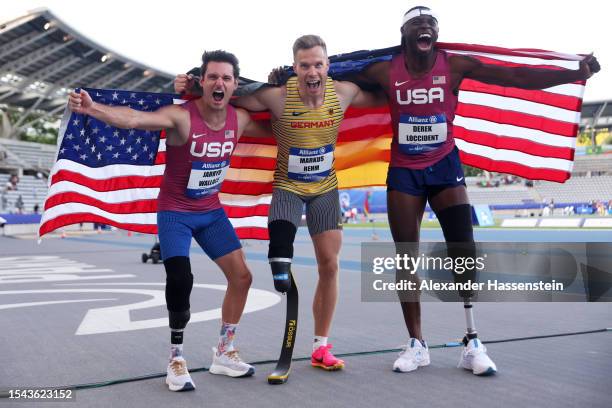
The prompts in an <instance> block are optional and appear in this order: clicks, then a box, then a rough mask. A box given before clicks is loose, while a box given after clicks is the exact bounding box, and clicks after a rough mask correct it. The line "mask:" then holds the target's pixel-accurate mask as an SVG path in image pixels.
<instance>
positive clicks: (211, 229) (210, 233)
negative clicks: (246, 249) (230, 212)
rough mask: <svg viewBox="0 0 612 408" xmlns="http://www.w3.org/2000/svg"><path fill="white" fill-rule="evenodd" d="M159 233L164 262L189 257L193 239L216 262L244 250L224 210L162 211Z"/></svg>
mask: <svg viewBox="0 0 612 408" xmlns="http://www.w3.org/2000/svg"><path fill="white" fill-rule="evenodd" d="M157 229H158V231H159V232H158V234H159V243H160V245H161V254H162V257H163V260H164V261H165V260H166V259H168V258H172V257H174V256H186V257H189V247H190V246H191V238H192V237H193V238H195V240H196V242H197V243H198V244H199V245H200V247H201V248H202V249H203V250H204V252H205V253H206V255H208V256H209V257H210V259H212V260H215V259H217V258H219V257H222V256H223V255H227V254H229V253H230V252H232V251H235V250H236V249H240V248H242V245H240V241H239V240H238V236H237V235H236V231H234V227H232V224H231V223H230V221H229V219H228V218H227V215H225V211H224V210H223V208H219V209H216V210H212V211H208V212H205V213H190V212H179V211H159V212H158V213H157Z"/></svg>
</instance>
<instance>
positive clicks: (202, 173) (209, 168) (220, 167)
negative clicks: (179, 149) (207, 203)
mask: <svg viewBox="0 0 612 408" xmlns="http://www.w3.org/2000/svg"><path fill="white" fill-rule="evenodd" d="M228 168H229V160H223V161H220V162H213V163H210V162H209V163H206V162H192V163H191V173H190V174H189V181H188V182H187V190H186V191H185V194H186V195H187V197H190V198H201V197H206V196H208V195H211V194H214V193H218V192H219V190H220V189H221V183H222V182H223V179H224V178H225V174H226V173H227V169H228Z"/></svg>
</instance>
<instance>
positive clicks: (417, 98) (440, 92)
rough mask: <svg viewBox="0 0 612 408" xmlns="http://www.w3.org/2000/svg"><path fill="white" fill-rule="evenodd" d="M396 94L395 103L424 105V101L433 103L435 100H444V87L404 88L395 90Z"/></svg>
mask: <svg viewBox="0 0 612 408" xmlns="http://www.w3.org/2000/svg"><path fill="white" fill-rule="evenodd" d="M395 94H396V96H397V103H398V104H400V105H410V104H411V103H412V104H415V105H424V104H426V103H433V102H434V101H435V100H438V101H439V102H444V89H442V88H439V87H436V88H430V89H425V88H419V89H406V90H404V91H400V90H399V89H398V90H396V91H395Z"/></svg>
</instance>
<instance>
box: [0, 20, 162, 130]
mask: <svg viewBox="0 0 612 408" xmlns="http://www.w3.org/2000/svg"><path fill="white" fill-rule="evenodd" d="M173 80H174V75H172V74H169V73H167V72H162V71H160V70H158V69H153V68H151V67H148V66H146V65H144V64H142V63H139V62H137V61H134V60H132V59H130V58H127V57H125V56H123V55H121V54H118V53H116V52H114V51H112V50H109V49H108V48H106V47H103V46H101V45H99V44H97V43H95V42H94V41H92V40H90V39H89V38H87V37H85V36H84V35H82V34H80V33H79V32H77V31H76V30H74V29H73V28H71V27H70V26H69V25H68V24H66V23H65V22H63V21H62V20H60V19H59V18H58V17H57V16H55V15H54V14H53V13H51V12H50V11H49V10H48V9H45V8H41V9H36V10H33V11H30V12H28V13H27V14H26V15H24V16H21V17H18V18H16V19H13V20H10V21H7V22H0V104H6V105H8V106H14V107H21V108H23V112H22V115H21V117H20V119H19V120H18V121H17V122H16V124H15V130H14V132H17V131H19V130H20V129H22V128H25V127H26V126H28V125H29V124H28V123H24V122H25V120H26V118H27V117H28V115H29V114H30V113H32V112H43V113H44V114H45V116H47V117H48V118H49V119H53V118H55V117H57V116H58V115H59V114H61V113H62V112H63V109H64V106H65V104H66V95H67V93H68V92H69V91H70V89H72V88H74V87H77V86H78V87H90V88H107V89H126V90H133V91H149V92H172V91H173V89H172V88H173V86H172V82H173Z"/></svg>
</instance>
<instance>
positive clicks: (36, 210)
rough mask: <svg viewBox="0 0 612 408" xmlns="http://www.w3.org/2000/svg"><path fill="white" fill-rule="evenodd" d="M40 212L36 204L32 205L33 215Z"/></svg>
mask: <svg viewBox="0 0 612 408" xmlns="http://www.w3.org/2000/svg"><path fill="white" fill-rule="evenodd" d="M39 210H40V206H39V205H38V204H34V210H33V211H34V214H38V211H39Z"/></svg>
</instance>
